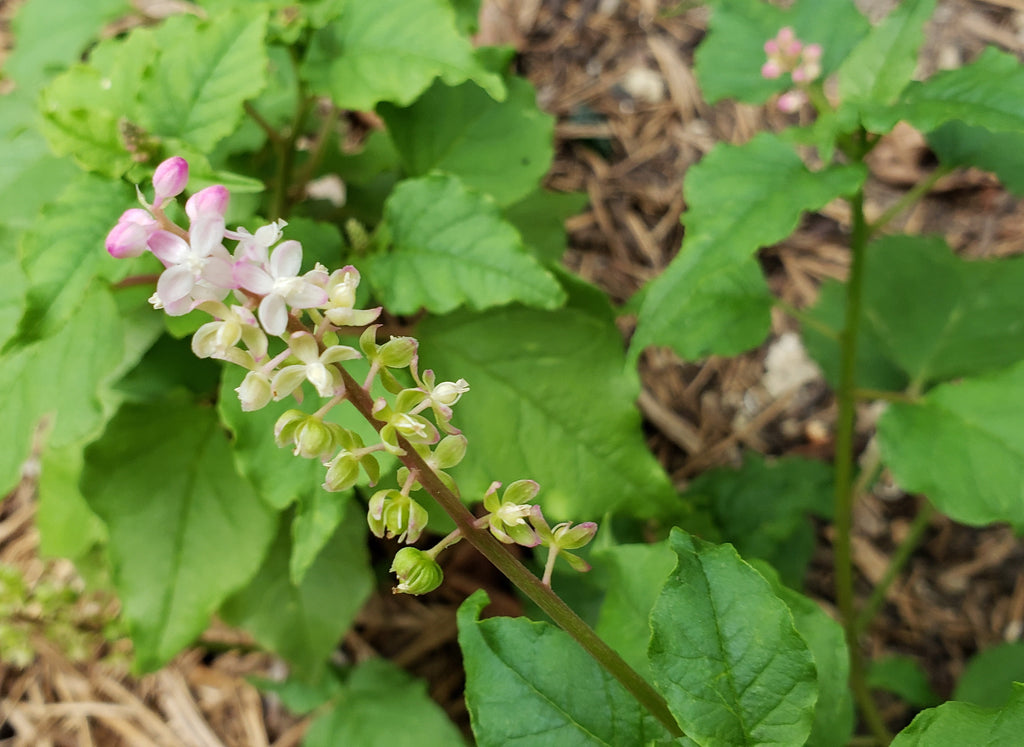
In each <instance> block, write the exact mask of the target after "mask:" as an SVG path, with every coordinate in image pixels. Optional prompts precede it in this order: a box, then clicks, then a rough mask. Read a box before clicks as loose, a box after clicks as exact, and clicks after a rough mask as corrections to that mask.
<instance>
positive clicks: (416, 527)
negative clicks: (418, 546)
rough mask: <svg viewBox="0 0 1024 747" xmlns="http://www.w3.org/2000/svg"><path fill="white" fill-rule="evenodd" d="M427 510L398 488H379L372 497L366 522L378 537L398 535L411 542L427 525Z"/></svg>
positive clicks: (400, 540)
mask: <svg viewBox="0 0 1024 747" xmlns="http://www.w3.org/2000/svg"><path fill="white" fill-rule="evenodd" d="M427 518H428V517H427V510H426V509H425V508H423V506H421V505H420V504H418V503H417V502H416V501H414V500H413V499H412V498H410V497H409V496H407V495H402V493H401V492H399V491H398V490H379V491H377V492H376V493H374V494H373V497H372V498H370V502H369V505H368V510H367V512H366V523H367V524H369V526H370V531H371V532H373V533H374V535H375V536H377V537H385V536H386V537H387V538H388V539H391V538H392V537H398V541H399V542H404V543H406V544H411V543H413V542H415V541H416V540H417V539H419V537H420V535H421V534H422V533H423V530H424V529H425V528H426V526H427Z"/></svg>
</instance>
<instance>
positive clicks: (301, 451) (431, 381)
mask: <svg viewBox="0 0 1024 747" xmlns="http://www.w3.org/2000/svg"><path fill="white" fill-rule="evenodd" d="M187 183H188V163H187V161H185V159H183V158H180V157H174V158H169V159H167V160H166V161H164V162H163V163H161V164H160V165H159V166H157V168H156V170H155V172H154V174H153V192H154V197H153V201H152V203H149V202H147V201H146V200H145V198H144V197H143V195H142V192H141V190H140V191H139V202H140V203H141V205H142V207H141V208H131V209H129V210H127V211H125V212H124V213H123V214H122V215H121V217H120V219H119V220H118V222H117V225H115V226H114V228H113V229H111V231H110V233H109V234H108V235H107V239H106V249H107V251H108V252H109V253H110V255H111V256H113V257H115V258H118V259H121V258H134V257H140V256H142V255H143V254H145V253H146V252H149V253H150V254H152V255H153V256H154V257H156V258H157V260H159V261H160V263H161V264H162V265H163V267H164V269H163V272H162V273H161V274H160V276H159V278H158V279H157V283H156V292H155V293H153V295H152V297H151V298H150V303H151V304H152V305H153V306H154V307H155V308H157V309H163V310H164V311H165V312H166V313H167V314H169V315H171V316H181V315H183V314H187V313H189V312H190V311H194V310H200V311H203V312H205V313H207V314H209V315H210V317H212V320H211V321H209V322H206V323H205V324H203V325H202V326H201V327H199V329H198V330H197V331H196V333H195V334H194V335H193V338H192V350H193V352H194V353H195V355H196V356H198V357H200V358H214V359H218V360H224V361H227V362H230V363H233V364H235V365H238V366H241V367H242V368H243V369H245V370H246V375H245V378H244V379H243V381H242V383H241V384H240V385H239V386H238V388H237V389H236V390H235V392H236V393H237V394H238V398H239V401H240V403H241V407H242V410H244V411H253V410H259V409H262V408H264V407H266V406H267V405H269V404H270V403H271V402H273V401H278V400H283V399H286V398H289V397H290V398H292V399H293V400H295V401H296V402H297V403H299V404H301V403H302V400H303V390H304V389H305V385H306V384H309V385H310V387H311V388H312V390H313V391H315V392H316V394H317V395H319V396H320V397H321V398H324V399H326V400H327V401H326V403H324V404H323V405H322V406H321V407H320V408H319V409H318V410H316V412H306V411H303V410H301V409H290V410H287V411H286V412H284V413H283V414H282V415H281V416H280V418H279V419H278V421H277V424H276V426H275V430H274V437H275V441H276V442H277V444H278V445H279V446H282V447H291V448H292V450H293V452H294V454H295V455H296V456H297V457H301V458H305V459H316V460H318V461H320V462H321V463H322V464H323V465H324V466H325V468H326V476H325V480H324V484H323V487H324V489H325V490H328V491H333V492H336V491H343V490H349V489H350V488H352V487H353V486H354V485H355V484H356V483H357V482H359V480H360V476H361V474H363V473H365V475H366V478H367V480H368V482H369V484H370V485H376V483H377V481H378V480H379V478H380V467H379V465H378V463H377V460H376V455H377V453H378V452H381V451H387V452H390V453H391V454H394V455H396V456H398V457H399V458H403V457H406V456H407V451H406V450H407V449H408V448H410V447H411V448H412V449H414V450H415V451H416V453H417V454H418V457H419V459H420V460H421V461H420V462H419V464H420V466H419V467H418V468H414V466H413V463H411V462H408V461H406V466H405V467H402V468H401V469H400V470H399V471H398V480H399V483H400V484H401V488H400V489H398V490H396V489H393V488H392V489H384V490H378V491H377V492H376V493H375V494H374V495H373V497H372V498H371V499H370V501H369V506H368V511H367V522H368V524H369V526H370V529H371V530H372V531H373V533H374V534H375V535H377V536H379V537H384V536H386V537H388V538H392V537H397V538H398V540H399V541H400V542H407V543H412V542H415V541H416V540H417V539H418V538H419V536H420V535H421V533H422V532H423V531H424V529H425V528H426V522H427V512H426V511H425V509H423V508H422V506H421V505H420V504H419V503H418V502H417V501H416V500H415V499H414V498H412V495H411V494H412V492H413V491H415V490H423V489H424V488H423V485H421V483H420V480H419V477H420V474H419V473H418V472H417V469H424V470H429V471H430V472H432V473H433V475H434V476H435V477H436V478H437V480H439V481H440V482H441V483H443V484H444V485H445V486H446V487H447V488H448V489H449V490H451V492H452V493H453V494H455V495H458V488H457V485H456V483H455V481H454V479H453V478H452V477H451V476H450V475H449V474H448V473H447V472H445V470H447V469H449V468H451V467H454V466H456V465H457V464H458V463H459V462H460V461H461V460H462V458H463V456H464V455H465V453H466V446H467V441H466V439H465V437H464V436H462V435H461V434H460V431H459V430H458V429H457V428H455V427H453V426H452V424H451V419H452V416H453V409H452V408H453V407H454V406H455V405H456V404H457V403H458V402H459V401H460V399H461V398H462V397H463V395H464V394H466V393H467V392H468V391H469V384H468V383H467V382H466V380H465V379H456V380H455V381H441V382H438V381H437V379H436V377H435V375H434V372H433V371H430V370H426V371H424V372H423V374H422V376H421V375H420V374H419V370H418V360H419V350H418V343H417V341H416V340H415V339H414V338H412V337H392V338H390V339H389V340H387V341H384V342H381V343H378V342H377V331H378V329H379V327H380V325H379V324H374V322H375V321H376V320H377V318H378V317H379V316H380V313H381V308H380V307H377V308H370V309H359V308H356V303H357V302H356V298H357V292H358V288H359V281H360V274H359V271H358V270H357V269H356V268H355V267H352V266H351V265H349V266H346V267H343V268H341V269H339V270H335V271H334V272H329V271H328V269H327V268H326V267H323V266H322V265H320V264H317V265H316V266H315V267H314V268H313V269H312V270H309V271H307V272H305V273H303V272H302V253H303V251H302V245H301V244H300V243H299V242H298V241H295V240H292V239H285V238H284V235H283V229H284V228H285V226H286V225H287V224H286V223H285V222H284V221H280V220H279V221H274V222H272V223H269V224H267V225H265V226H262V227H260V228H258V229H256V231H255V232H250V231H248V230H247V229H245V228H242V227H238V228H237V229H235V230H230V229H228V228H227V224H226V221H225V214H226V212H227V208H228V204H229V200H230V194H229V192H228V190H227V189H226V188H225V187H223V186H221V185H214V186H211V187H206V188H205V189H202V190H200V191H198V192H196V193H194V194H193V195H192V196H191V197H189V198H188V200H187V201H186V202H185V215H186V217H187V218H188V227H187V229H186V228H184V227H182V226H179V225H177V224H175V223H174V222H173V221H172V220H171V219H170V218H169V217H168V215H167V214H166V213H165V212H164V208H165V207H167V206H168V205H169V204H170V203H171V202H173V201H174V200H175V199H176V198H178V196H179V195H181V194H182V192H184V190H185V187H186V186H187ZM227 242H234V248H233V250H232V251H229V250H228V247H227V246H226V244H227ZM229 297H230V298H229ZM353 327H355V328H359V327H363V328H364V331H363V332H362V334H361V336H360V337H359V340H358V347H356V346H349V345H342V344H339V335H340V334H342V333H346V332H347V331H348V330H349V329H350V328H353ZM357 358H365V359H366V361H367V362H368V363H369V373H368V374H367V375H366V378H365V380H364V382H363V383H362V385H359V384H355V383H354V380H353V379H352V378H351V377H350V376H348V375H347V373H346V372H344V369H343V368H342V367H341V364H342V363H344V362H345V361H350V360H354V359H357ZM402 369H407V372H408V377H406V376H405V374H401V376H399V375H396V372H399V371H400V370H402ZM410 378H411V379H412V382H413V385H412V386H406V385H405V384H404V383H403V381H405V382H407V381H408V380H409V379H410ZM378 381H379V383H380V384H381V385H382V386H383V389H384V390H386V391H387V393H388V396H378V397H375V398H371V395H370V390H371V387H372V386H373V385H374V383H375V382H378ZM346 382H348V386H354V387H358V388H359V389H361V390H362V391H361V398H360V399H361V401H371V399H372V407H370V408H369V413H368V414H366V417H367V418H369V419H371V420H374V421H376V422H375V426H376V428H377V430H378V436H377V438H378V440H377V442H370V443H367V444H364V441H363V439H362V437H360V436H359V435H357V434H356V433H355V432H354V431H351V430H348V429H346V428H344V427H342V426H341V425H339V424H338V423H336V422H334V421H333V420H331V419H330V418H329V417H328V415H329V413H330V411H331V410H332V409H333V408H334V407H336V406H338V405H339V404H341V403H342V402H344V401H345V400H346V399H348V398H349V395H350V392H349V391H348V388H347V386H346ZM364 414H365V413H364ZM427 415H431V416H432V417H433V422H432V421H431V420H430V419H428V418H427V417H426V416H427ZM442 434H444V437H443V438H442ZM498 487H500V483H494V485H492V487H491V489H490V490H488V491H487V494H486V495H485V496H484V499H483V500H484V507H485V509H486V510H487V512H488V513H487V514H486V515H485V516H483V517H481V518H480V519H478V520H477V523H476V526H477V527H478V528H479V529H483V528H485V527H486V528H488V529H489V530H490V532H491V533H492V534H493V535H494V536H495V537H496V538H497V539H499V540H501V541H502V542H505V543H517V544H520V545H523V546H525V547H533V546H536V545H538V544H542V545H545V546H547V547H549V559H550V560H549V565H550V564H551V563H552V562H553V560H554V557H555V556H556V555H558V554H562V555H563V556H565V557H566V558H567V559H568V560H569V561H570V563H571V564H572V565H573V566H574V567H577V568H581V569H582V568H583V567H584V566H585V564H584V563H583V562H582V561H581V560H579V559H578V558H576V557H575V556H572V555H571V554H569V553H566V552H565V550H569V549H574V548H577V547H580V546H582V545H583V544H586V542H587V541H589V539H590V538H591V537H593V533H594V531H596V526H594V525H592V524H582V525H579V526H578V527H577V528H575V529H573V530H569V529H568V526H569V525H558V526H557V527H555V528H554V529H549V528H548V525H547V523H546V522H545V521H544V518H543V515H542V514H541V512H540V508H539V506H536V505H532V504H531V503H530V501H531V500H532V499H533V498H534V497H535V496H536V495H537V492H538V490H539V486H538V485H537V483H535V482H533V481H532V480H520V481H517V482H514V483H512V484H511V485H509V487H508V488H507V489H506V491H505V493H504V498H502V499H499V498H498V495H497V490H498ZM591 527H592V529H591ZM459 539H461V535H460V533H459V530H456V531H455V532H453V533H452V534H451V535H449V536H448V537H446V538H445V539H443V540H442V541H441V542H440V543H439V544H438V545H437V546H436V547H435V548H433V549H432V550H430V551H428V552H425V553H424V552H423V551H419V550H416V551H415V552H405V551H403V552H405V554H404V555H402V554H401V553H400V554H399V556H397V557H396V564H395V567H394V570H395V572H396V574H397V575H398V577H399V582H400V583H399V585H398V586H397V587H396V591H397V592H403V593H412V594H418V593H424V592H426V591H430V590H432V589H433V588H436V586H437V585H439V584H440V582H441V571H440V567H439V566H437V564H436V562H435V558H436V556H437V554H438V553H439V552H440V551H441V550H443V549H444V548H445V547H448V546H450V545H451V544H454V543H455V542H457V541H458V540H459ZM408 550H412V548H408ZM421 556H422V557H421ZM413 561H415V562H413ZM576 561H579V562H576ZM545 582H546V583H549V582H550V573H548V574H547V575H546V577H545Z"/></svg>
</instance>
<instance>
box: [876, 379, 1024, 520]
mask: <svg viewBox="0 0 1024 747" xmlns="http://www.w3.org/2000/svg"><path fill="white" fill-rule="evenodd" d="M1021 402H1024V363H1018V364H1017V365H1015V366H1013V367H1012V368H1009V369H1006V370H1005V371H1000V372H999V373H994V374H989V375H987V376H981V377H978V378H975V379H966V380H964V381H962V382H959V383H955V384H943V385H940V386H937V387H935V389H933V390H932V391H930V392H929V393H928V394H927V395H926V396H925V397H923V398H922V399H921V400H919V401H918V402H917V403H915V404H904V403H896V404H893V405H891V406H890V407H889V409H888V410H887V411H886V412H885V414H884V415H883V416H882V418H881V419H880V420H879V421H878V441H879V446H880V447H881V450H882V458H883V461H884V462H885V464H886V465H887V466H888V467H889V469H890V471H891V472H892V474H893V476H894V477H895V478H896V482H897V483H899V485H900V487H902V488H903V489H904V490H906V491H907V492H910V493H924V494H925V495H927V496H928V498H929V500H931V501H932V503H934V504H935V506H936V507H937V508H938V509H939V510H940V511H942V512H943V513H945V514H946V515H948V516H949V517H950V518H952V519H954V520H956V521H960V522H963V523H964V524H971V525H972V526H980V525H984V524H989V523H992V522H997V521H1008V522H1010V523H1011V524H1013V525H1014V526H1016V527H1017V528H1018V529H1020V528H1022V527H1024V487H1022V486H1024V426H1022V423H1024V418H1022V415H1024V412H1022V410H1021V406H1020V403H1021Z"/></svg>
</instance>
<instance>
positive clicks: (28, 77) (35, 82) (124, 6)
mask: <svg viewBox="0 0 1024 747" xmlns="http://www.w3.org/2000/svg"><path fill="white" fill-rule="evenodd" d="M132 11H133V8H132V6H131V3H130V2H128V0H91V1H90V2H87V3H68V2H66V0H32V2H28V3H24V4H23V5H22V6H21V7H20V9H19V10H18V14H17V15H16V16H15V17H14V29H13V31H14V39H15V40H16V43H15V45H14V51H13V52H12V53H11V55H10V56H9V57H8V58H7V59H6V60H4V74H5V75H6V76H9V77H11V78H13V79H14V82H15V83H16V84H17V86H18V89H19V90H22V91H38V90H39V89H40V88H41V87H42V86H43V84H44V83H45V82H46V80H47V79H48V78H49V77H50V76H51V75H53V74H54V73H55V72H56V71H59V70H61V69H63V68H65V67H67V66H68V65H71V64H72V63H74V62H77V61H78V60H79V59H80V58H81V55H82V52H83V51H85V49H86V47H87V46H88V44H89V42H91V41H92V40H93V39H95V38H96V37H97V36H99V34H100V32H101V31H102V30H103V26H105V25H106V24H107V22H109V21H112V20H114V19H115V18H117V17H118V16H121V15H127V14H128V13H131V12H132Z"/></svg>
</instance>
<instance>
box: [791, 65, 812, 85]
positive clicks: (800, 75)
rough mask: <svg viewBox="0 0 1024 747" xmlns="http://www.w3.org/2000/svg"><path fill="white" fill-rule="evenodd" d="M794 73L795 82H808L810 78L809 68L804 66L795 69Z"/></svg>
mask: <svg viewBox="0 0 1024 747" xmlns="http://www.w3.org/2000/svg"><path fill="white" fill-rule="evenodd" d="M792 75H793V82H794V83H806V82H807V81H808V80H809V78H808V75H807V70H806V69H805V68H802V67H798V68H797V69H796V70H794V71H793V73H792Z"/></svg>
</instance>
